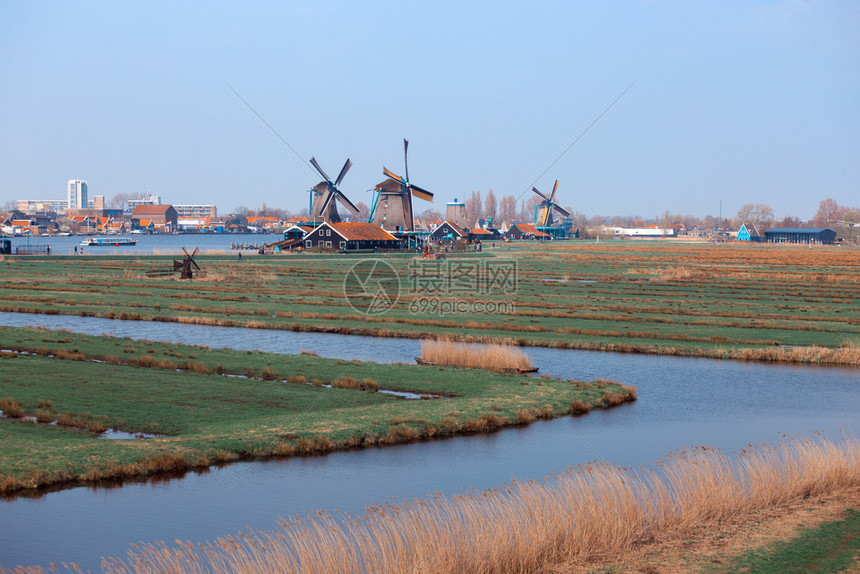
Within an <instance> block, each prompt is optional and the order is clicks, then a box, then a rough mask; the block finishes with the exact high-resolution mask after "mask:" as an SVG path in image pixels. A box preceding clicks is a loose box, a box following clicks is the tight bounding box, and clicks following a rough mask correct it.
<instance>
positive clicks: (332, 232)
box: [304, 222, 400, 251]
mask: <svg viewBox="0 0 860 574" xmlns="http://www.w3.org/2000/svg"><path fill="white" fill-rule="evenodd" d="M304 245H305V248H310V247H321V248H328V249H336V250H338V251H355V250H357V249H397V248H398V247H400V241H399V240H398V239H397V238H396V237H394V236H393V235H391V234H390V233H388V232H387V231H385V230H384V229H382V228H381V227H380V226H378V225H376V224H374V223H360V222H339V223H329V222H326V223H323V224H321V225H319V226H318V227H317V228H315V229H314V230H313V231H311V232H310V233H308V234H307V235H306V236H305V238H304Z"/></svg>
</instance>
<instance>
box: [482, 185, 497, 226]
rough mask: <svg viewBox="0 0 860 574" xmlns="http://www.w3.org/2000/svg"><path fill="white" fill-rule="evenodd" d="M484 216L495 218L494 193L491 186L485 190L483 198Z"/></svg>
mask: <svg viewBox="0 0 860 574" xmlns="http://www.w3.org/2000/svg"><path fill="white" fill-rule="evenodd" d="M484 217H487V218H490V217H492V218H493V220H495V219H496V194H494V193H493V188H492V187H491V188H490V191H488V192H487V197H486V198H484Z"/></svg>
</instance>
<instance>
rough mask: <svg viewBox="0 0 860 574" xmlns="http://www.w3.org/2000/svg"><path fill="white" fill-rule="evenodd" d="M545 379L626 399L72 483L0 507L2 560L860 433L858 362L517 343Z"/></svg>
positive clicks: (407, 350)
mask: <svg viewBox="0 0 860 574" xmlns="http://www.w3.org/2000/svg"><path fill="white" fill-rule="evenodd" d="M0 325H7V326H25V325H33V326H35V325H42V326H45V327H50V328H55V329H69V330H72V331H77V332H83V333H89V334H108V335H114V336H128V337H132V338H140V339H152V340H163V341H174V342H180V343H186V344H197V345H209V346H210V347H231V348H235V349H242V350H245V349H251V350H254V349H259V350H261V351H269V352H276V353H298V352H299V351H300V350H301V349H310V350H313V351H316V352H317V353H319V354H320V355H321V356H325V357H333V358H341V359H352V358H356V357H361V358H362V360H370V361H377V362H411V361H412V357H414V356H415V355H416V354H418V350H419V346H418V342H417V341H414V340H410V339H374V338H370V337H357V336H349V335H330V334H320V333H293V332H289V331H263V330H246V329H241V328H230V327H207V326H199V325H180V324H167V323H150V322H133V321H120V320H108V319H96V318H89V317H70V316H69V317H66V316H56V315H51V316H47V315H30V314H16V313H0ZM526 351H527V352H528V354H529V355H530V356H531V357H532V360H533V361H534V363H535V364H536V365H537V366H539V367H540V369H541V372H542V373H549V374H551V375H554V376H561V377H566V378H575V379H584V380H590V379H594V378H599V377H606V378H611V379H615V380H618V381H621V382H624V383H627V384H632V385H634V386H635V387H636V388H637V389H638V392H639V400H638V401H637V402H636V403H633V404H629V405H623V406H621V407H618V408H615V409H612V410H610V411H593V412H591V413H589V414H588V415H586V416H583V417H578V418H570V417H567V418H564V419H559V420H554V421H548V422H538V423H534V424H532V425H530V426H528V427H525V428H521V429H511V430H506V431H502V432H499V433H495V434H492V435H485V436H469V437H459V438H453V439H448V440H441V441H434V442H427V443H418V444H413V445H406V446H396V447H387V448H374V449H367V450H363V451H350V452H342V453H334V454H331V455H328V456H324V457H316V458H295V459H288V460H280V461H268V462H264V463H258V464H253V465H252V464H250V463H237V464H232V465H228V466H225V467H221V468H213V469H211V470H210V471H209V472H206V473H202V474H198V473H189V474H187V475H185V476H184V477H182V478H176V479H171V480H161V481H155V482H146V483H128V482H127V483H125V485H124V486H122V487H120V488H112V489H107V488H90V487H77V488H71V489H66V490H61V491H58V492H52V493H48V494H45V495H44V496H41V497H39V498H20V497H19V498H16V499H13V500H9V501H3V502H0V566H3V567H7V568H8V567H13V566H15V565H18V564H28V565H29V564H40V565H47V564H48V563H49V562H55V563H56V562H67V563H68V562H75V563H77V564H78V565H79V566H81V567H84V568H91V569H98V565H99V562H100V560H99V557H100V556H122V555H124V554H125V552H126V551H127V550H128V549H129V543H139V542H152V541H158V540H166V541H171V542H172V541H173V540H175V539H183V540H191V541H203V540H212V539H214V538H217V537H219V536H224V535H228V534H234V533H235V532H237V531H240V530H242V529H245V528H247V527H251V528H254V529H272V528H274V527H275V526H276V521H277V519H278V517H288V516H293V515H296V514H301V513H303V512H306V511H311V510H316V509H321V508H322V509H328V510H334V509H337V510H340V511H346V512H349V513H351V514H360V513H361V511H362V510H363V509H364V507H366V506H367V505H369V504H372V503H377V502H382V501H393V500H403V499H406V498H411V497H416V496H418V497H420V496H424V495H427V494H431V493H433V492H437V491H438V492H442V493H444V494H452V493H456V492H458V491H460V490H461V489H468V488H472V487H476V488H486V487H494V486H497V485H499V484H501V483H503V482H506V481H509V480H511V479H512V478H515V477H516V478H520V479H526V478H532V479H540V478H542V477H544V476H546V475H548V474H550V473H551V472H553V471H555V470H562V469H564V468H566V467H568V466H571V465H576V464H580V463H584V462H590V461H594V460H598V459H600V458H603V459H605V460H607V461H609V462H612V463H617V464H620V465H622V466H627V467H636V466H639V465H642V464H647V463H651V462H655V461H657V460H658V459H660V458H662V457H664V456H665V455H667V454H669V453H670V452H672V451H674V450H676V449H680V448H683V447H685V446H688V445H700V444H704V445H710V446H717V447H722V448H725V449H727V450H735V449H740V448H742V447H744V446H746V445H747V444H748V443H753V444H756V443H760V442H775V441H777V440H779V439H780V438H782V436H783V435H784V434H788V435H795V434H797V435H803V436H808V435H810V434H812V433H815V432H821V433H824V434H826V435H827V436H829V437H831V438H838V437H840V436H841V435H842V434H850V435H855V436H856V435H857V434H860V433H858V431H860V425H858V420H860V417H858V414H860V369H850V368H834V367H796V366H786V365H768V364H759V363H740V362H729V361H715V360H710V359H691V358H679V357H657V356H646V355H628V354H616V353H600V352H587V351H571V350H557V349H543V348H527V349H526ZM0 380H2V373H0Z"/></svg>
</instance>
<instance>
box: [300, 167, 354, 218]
mask: <svg viewBox="0 0 860 574" xmlns="http://www.w3.org/2000/svg"><path fill="white" fill-rule="evenodd" d="M311 164H313V166H314V168H316V170H317V171H318V172H319V174H320V175H321V176H322V177H323V181H321V182H319V183H318V184H316V185H315V186H314V187H313V188H312V189H311V190H310V192H311V206H310V215H311V221H312V222H314V223H321V222H324V221H327V222H329V223H337V222H339V221H340V216H339V215H338V213H337V204H336V201H340V202H341V203H342V204H343V205H344V206H345V207H346V208H347V209H349V210H350V211H351V212H352V213H353V215H356V216H358V213H359V211H358V208H357V207H356V206H355V205H353V203H352V202H351V201H350V200H349V199H347V197H346V196H345V195H344V194H343V192H342V191H341V190H339V189H338V188H337V186H339V185H340V182H341V181H343V176H345V175H346V172H347V171H349V168H350V167H352V162H350V161H349V159H347V160H346V163H345V164H343V168H341V170H340V174H339V175H338V176H337V179H336V180H334V182H332V181H331V179H329V177H328V176H327V175H326V173H325V172H324V171H323V170H322V168H321V167H320V164H318V163H317V160H316V159H314V158H311Z"/></svg>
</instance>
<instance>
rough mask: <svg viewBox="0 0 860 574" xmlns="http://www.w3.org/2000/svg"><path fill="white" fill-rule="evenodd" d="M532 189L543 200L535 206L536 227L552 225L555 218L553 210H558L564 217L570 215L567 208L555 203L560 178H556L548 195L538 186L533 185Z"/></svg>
mask: <svg viewBox="0 0 860 574" xmlns="http://www.w3.org/2000/svg"><path fill="white" fill-rule="evenodd" d="M532 191H533V192H535V193H536V194H537V195H538V196H540V198H541V199H542V200H543V201H541V202H540V203H538V204H537V207H536V208H535V226H536V227H552V225H553V218H552V212H553V211H557V212H558V213H560V214H561V215H563V216H564V217H570V212H569V211H567V210H566V209H563V208H561V207H559V206H558V204H557V203H555V193H556V191H558V180H555V185H553V187H552V193H551V194H550V195H549V197H547V196H546V195H544V194H543V193H541V192H540V191H539V190H538V188H536V187H532Z"/></svg>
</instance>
